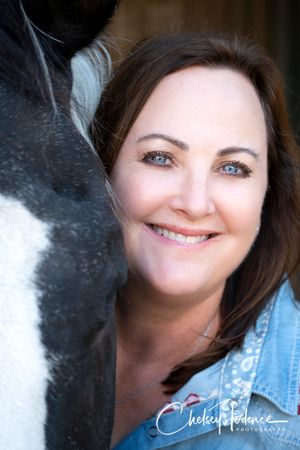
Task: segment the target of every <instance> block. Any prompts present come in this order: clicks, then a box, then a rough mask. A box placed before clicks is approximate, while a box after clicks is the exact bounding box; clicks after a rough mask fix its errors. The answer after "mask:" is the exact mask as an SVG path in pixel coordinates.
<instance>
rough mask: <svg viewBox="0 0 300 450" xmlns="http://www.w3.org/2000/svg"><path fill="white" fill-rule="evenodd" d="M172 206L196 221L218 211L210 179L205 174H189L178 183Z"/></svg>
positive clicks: (171, 200)
mask: <svg viewBox="0 0 300 450" xmlns="http://www.w3.org/2000/svg"><path fill="white" fill-rule="evenodd" d="M170 207H171V208H172V209H173V210H176V212H179V213H180V214H182V215H184V216H186V218H187V219H188V220H191V221H195V220H198V219H200V218H202V217H205V216H207V215H210V214H213V213H214V212H215V211H216V207H215V203H214V200H213V195H212V187H211V183H210V180H208V177H207V176H205V175H204V174H202V175H199V174H187V175H186V176H185V177H184V178H183V179H182V180H181V182H180V183H178V185H177V189H176V193H175V194H174V195H173V196H172V198H171V199H170Z"/></svg>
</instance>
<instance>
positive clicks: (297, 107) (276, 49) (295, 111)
mask: <svg viewBox="0 0 300 450" xmlns="http://www.w3.org/2000/svg"><path fill="white" fill-rule="evenodd" d="M199 27H211V28H217V29H221V30H226V31H232V32H238V33H240V34H243V35H245V36H249V37H250V38H252V39H253V40H254V41H256V42H257V43H258V44H260V45H262V46H263V47H265V48H266V49H267V51H268V52H269V54H271V56H272V57H273V59H275V61H276V62H277V63H278V65H279V67H280V69H281V71H282V73H283V76H284V79H285V82H286V95H287V100H288V108H289V112H290V116H291V119H292V124H293V128H294V130H295V132H296V135H297V137H298V142H300V139H299V135H300V121H299V118H300V30H299V29H300V0H120V6H119V9H118V12H117V14H116V16H115V18H114V20H113V22H112V24H111V25H110V27H109V29H108V33H109V35H110V36H111V37H112V39H113V40H114V42H115V45H114V48H113V49H112V53H113V59H114V61H115V62H116V63H117V62H118V61H119V60H120V59H121V58H122V57H123V56H124V55H126V54H127V52H128V51H129V49H130V48H132V46H133V45H134V44H135V43H136V42H138V41H139V40H140V39H142V38H144V37H146V36H151V35H153V34H157V33H162V32H172V31H179V30H184V29H186V30H193V29H197V28H199ZM299 176H300V175H299ZM295 245H299V246H300V243H299V242H298V243H296V242H295ZM295 286H296V291H297V295H298V297H299V299H300V270H299V271H298V275H297V277H296V281H295Z"/></svg>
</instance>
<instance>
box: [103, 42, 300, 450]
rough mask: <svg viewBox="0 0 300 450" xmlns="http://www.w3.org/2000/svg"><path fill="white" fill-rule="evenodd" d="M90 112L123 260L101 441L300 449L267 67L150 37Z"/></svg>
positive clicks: (282, 176) (290, 147) (281, 106)
mask: <svg viewBox="0 0 300 450" xmlns="http://www.w3.org/2000/svg"><path fill="white" fill-rule="evenodd" d="M99 118H100V123H101V126H102V130H101V141H99V142H98V144H97V145H98V149H99V154H100V156H101V158H102V160H103V162H104V165H105V167H106V169H107V172H108V174H109V176H110V179H111V182H112V185H113V188H114V191H115V193H116V198H117V205H116V206H117V208H118V213H119V214H120V218H121V222H122V227H123V234H124V241H125V249H126V254H127V259H128V263H129V277H128V281H127V284H126V286H125V287H124V289H123V290H122V291H121V292H120V296H119V299H118V304H117V379H116V415H115V426H114V432H113V438H112V446H113V447H114V446H117V448H118V449H155V448H172V449H184V450H185V449H199V448H201V449H202V448H203V449H206V448H207V449H208V448H209V449H217V448H218V449H220V448H222V449H227V448H229V446H230V448H233V449H240V448H243V449H258V448H271V446H272V448H273V449H281V448H285V447H286V444H287V443H288V444H289V445H290V447H289V448H299V445H300V431H299V430H300V418H299V416H297V412H298V410H297V408H298V403H299V393H298V392H299V385H300V380H299V370H298V368H299V353H300V341H299V337H298V340H297V338H296V335H297V333H298V336H299V331H300V329H299V325H298V327H297V321H298V323H299V318H300V314H299V308H298V307H297V304H296V302H295V301H294V298H293V294H292V291H291V289H290V287H289V284H288V282H287V281H286V279H287V276H288V275H290V274H291V273H292V272H293V270H294V268H295V266H296V264H297V261H298V260H299V217H300V207H299V187H298V184H297V183H298V181H297V180H298V174H297V169H296V158H297V148H296V145H295V142H294V140H293V137H292V134H291V131H290V128H289V123H288V119H287V113H286V107H285V101H284V96H283V88H282V82H281V78H280V75H279V73H278V71H277V69H276V68H275V67H274V64H273V63H272V62H271V61H270V60H269V58H268V57H267V56H265V55H264V54H263V53H262V52H261V51H260V50H259V49H258V48H256V47H255V46H253V45H251V44H249V43H247V42H245V41H243V40H240V39H238V38H231V37H230V36H227V35H221V34H219V35H217V34H203V35H199V34H186V35H172V36H166V37H156V38H153V39H150V40H147V41H144V42H142V43H141V44H140V45H138V46H137V48H135V50H134V51H133V52H132V53H131V54H130V55H129V57H128V58H127V59H125V60H124V61H123V63H122V64H121V65H120V66H119V68H118V70H117V71H116V74H115V76H114V78H113V80H112V81H111V82H110V84H109V85H108V86H107V89H106V92H105V94H104V99H103V102H102V105H101V109H100V110H99ZM278 421H279V422H278ZM245 432H247V435H246V436H245ZM126 436H127V437H126Z"/></svg>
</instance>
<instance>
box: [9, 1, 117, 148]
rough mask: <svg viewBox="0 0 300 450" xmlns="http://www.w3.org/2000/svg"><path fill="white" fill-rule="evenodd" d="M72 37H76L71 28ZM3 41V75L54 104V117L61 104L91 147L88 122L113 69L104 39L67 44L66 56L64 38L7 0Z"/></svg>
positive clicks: (15, 85) (29, 93)
mask: <svg viewBox="0 0 300 450" xmlns="http://www.w3.org/2000/svg"><path fill="white" fill-rule="evenodd" d="M20 23H23V24H24V25H23V27H20ZM8 24H9V25H8ZM56 35H59V31H58V27H56ZM75 35H76V31H75ZM68 38H69V39H70V40H71V41H76V40H74V39H73V40H72V38H71V37H70V32H69V36H68ZM0 42H1V43H2V45H1V46H0V77H1V79H2V80H4V81H5V82H6V83H8V84H9V85H11V86H13V88H14V89H17V90H18V91H19V92H23V93H24V94H25V95H27V96H30V98H32V99H36V100H38V101H42V102H43V103H44V104H45V105H50V106H51V109H52V113H53V116H54V117H55V115H56V114H57V112H58V109H59V108H60V109H61V108H63V110H64V112H67V113H69V114H70V116H71V119H72V121H73V123H74V125H75V126H76V128H77V130H78V131H79V132H80V134H81V135H82V136H83V137H84V138H85V140H86V141H87V142H88V144H89V146H90V148H91V149H93V145H92V142H91V139H90V137H89V127H90V125H91V123H92V121H93V118H94V115H95V112H96V109H97V106H98V104H99V101H100V98H101V93H102V90H103V86H104V84H105V82H106V81H107V79H108V77H109V75H110V72H111V59H110V56H109V53H108V52H107V50H106V49H105V46H104V44H103V43H102V41H101V40H100V39H99V38H97V37H95V39H94V42H93V43H92V44H91V45H89V46H88V47H84V48H79V49H78V46H77V47H76V46H75V47H74V48H73V49H72V50H71V49H70V48H69V49H68V52H67V54H68V55H69V56H71V58H70V59H68V57H67V56H66V51H65V46H64V45H65V42H64V41H62V40H61V39H59V38H57V37H56V36H55V35H54V36H52V35H51V34H48V33H47V32H44V31H43V30H42V29H40V28H39V26H38V25H35V23H34V22H33V21H32V20H31V18H30V17H29V16H28V14H27V11H26V10H25V8H24V5H23V3H22V1H21V0H20V1H19V0H6V6H5V8H3V9H2V11H1V16H0ZM69 47H70V46H69ZM58 48H59V49H60V51H58Z"/></svg>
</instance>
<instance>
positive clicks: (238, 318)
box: [94, 32, 300, 394]
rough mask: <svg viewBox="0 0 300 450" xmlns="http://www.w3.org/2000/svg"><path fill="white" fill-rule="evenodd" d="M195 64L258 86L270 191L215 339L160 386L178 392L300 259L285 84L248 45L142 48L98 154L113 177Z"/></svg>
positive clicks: (124, 67) (187, 39) (208, 36)
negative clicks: (163, 93) (169, 88)
mask: <svg viewBox="0 0 300 450" xmlns="http://www.w3.org/2000/svg"><path fill="white" fill-rule="evenodd" d="M193 65H199V66H205V67H210V68H224V67H225V68H229V69H232V70H234V71H237V72H239V73H241V74H243V75H244V76H245V77H246V78H247V79H248V80H250V81H251V83H252V85H253V86H254V88H255V90H256V92H257V95H258V97H259V98H260V101H261V105H262V108H263V111H264V115H265V121H266V127H267V135H268V180H269V186H268V190H267V193H266V196H265V201H264V205H263V210H262V217H261V228H260V231H259V235H258V236H257V239H256V241H255V243H254V245H253V247H252V249H251V251H250V252H249V254H248V255H247V257H246V259H245V260H244V261H243V262H242V264H241V265H240V266H239V268H238V269H237V270H236V271H235V272H234V273H233V274H232V275H231V276H230V277H229V278H228V280H227V282H226V286H225V290H224V293H223V297H222V301H221V325H220V328H219V331H218V334H217V336H216V337H215V338H214V339H212V340H211V342H210V345H209V347H208V348H207V349H206V350H205V351H204V352H202V353H200V354H198V355H196V356H193V357H192V358H190V359H188V360H186V361H183V362H182V363H181V364H180V365H178V366H176V367H174V369H173V371H172V372H171V373H170V375H169V376H168V377H167V379H166V380H165V381H164V382H163V385H164V386H165V387H166V393H170V394H171V393H174V392H176V391H177V390H178V389H179V388H180V387H181V386H183V385H184V384H185V383H186V382H187V381H188V379H189V378H190V377H191V376H192V375H194V374H195V373H197V372H199V371H200V370H203V369H205V368H206V367H208V366H210V365H211V364H213V363H214V362H216V361H218V360H219V359H220V358H222V357H224V356H225V355H226V353H227V352H228V351H229V350H230V349H232V348H233V347H239V346H241V344H242V342H243V339H244V336H245V334H246V332H247V331H248V330H249V328H250V327H251V326H252V325H254V324H255V322H256V319H257V317H258V315H259V314H260V312H261V311H262V309H263V307H264V306H265V305H266V303H267V302H268V300H269V299H270V298H271V296H272V295H273V294H274V293H275V291H276V290H277V289H278V288H279V286H280V285H281V283H282V282H283V281H285V280H286V278H288V277H289V276H290V275H291V274H292V273H293V271H294V270H295V268H296V266H297V264H298V262H299V258H300V249H299V246H300V190H299V178H300V177H299V175H300V170H299V151H298V148H297V146H296V142H295V139H294V137H293V134H292V132H291V128H290V124H289V119H288V114H287V109H286V102H285V98H284V88H283V82H282V78H281V75H280V72H279V71H278V69H277V67H276V65H275V64H274V63H273V61H272V60H271V59H270V58H269V57H268V56H267V55H266V54H265V53H264V51H263V50H261V49H260V48H259V47H257V46H256V45H254V44H252V43H250V42H249V41H248V40H246V39H243V38H239V37H237V36H232V35H228V34H224V33H215V32H214V33H211V32H203V33H184V34H183V33H182V34H175V35H167V36H158V37H153V38H150V39H147V40H144V41H142V42H141V43H140V44H138V45H137V46H136V47H135V48H134V49H133V51H132V52H131V53H130V54H129V56H128V57H127V58H125V59H124V60H123V62H122V63H121V64H120V65H119V67H118V68H117V70H116V72H115V74H114V77H113V79H112V81H111V82H110V83H109V84H108V85H107V88H106V90H105V91H104V95H103V99H102V102H101V105H100V107H99V110H98V112H97V122H98V123H99V124H101V128H99V126H96V127H95V128H94V138H95V144H96V148H97V151H98V153H99V155H100V158H101V160H102V161H103V164H104V166H105V168H106V171H107V173H108V175H109V174H110V172H111V169H112V167H113V165H114V162H115V161H116V158H117V156H118V153H119V150H120V148H121V146H122V144H123V142H124V140H125V138H126V136H127V134H128V132H129V130H130V128H131V127H132V125H133V123H134V122H135V120H136V118H137V116H138V115H139V113H140V111H141V109H142V108H143V106H144V105H145V103H146V101H147V99H148V97H149V96H150V94H151V93H152V91H153V90H154V88H155V87H156V86H157V85H158V83H159V82H160V81H161V80H162V78H164V77H165V76H166V75H168V74H170V73H173V72H176V71H178V70H181V69H184V68H186V67H190V66H193Z"/></svg>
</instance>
